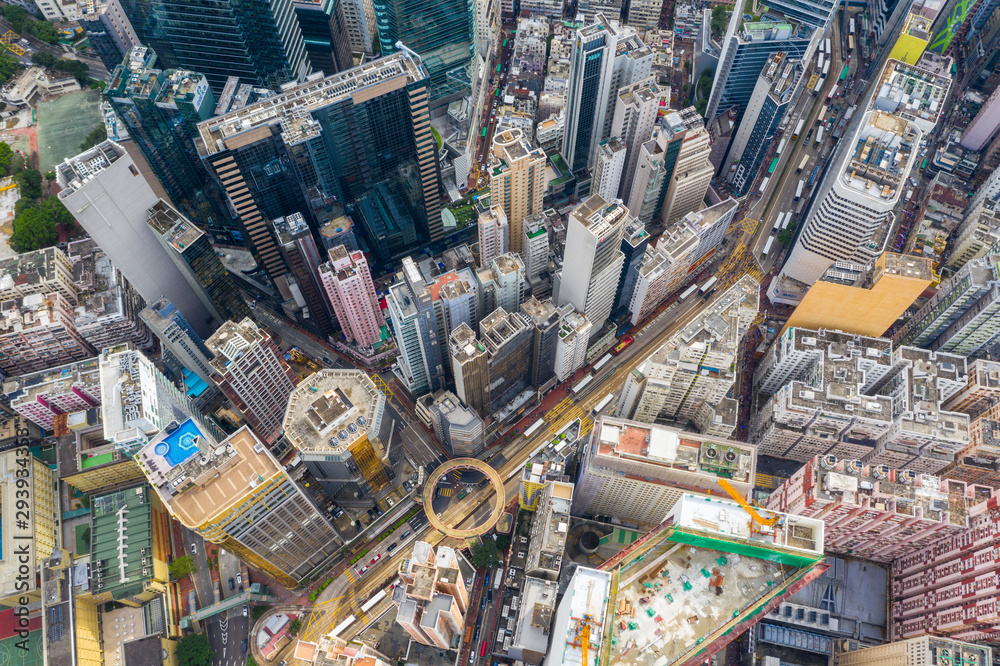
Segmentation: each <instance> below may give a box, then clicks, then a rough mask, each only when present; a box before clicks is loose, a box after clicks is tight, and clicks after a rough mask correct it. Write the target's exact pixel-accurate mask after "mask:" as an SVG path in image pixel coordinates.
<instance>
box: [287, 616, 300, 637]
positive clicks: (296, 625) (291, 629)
mask: <svg viewBox="0 0 1000 666" xmlns="http://www.w3.org/2000/svg"><path fill="white" fill-rule="evenodd" d="M300 631H302V620H300V619H299V618H295V619H294V620H292V621H291V622H289V623H288V633H290V634H291V635H292V636H298V635H299V632H300Z"/></svg>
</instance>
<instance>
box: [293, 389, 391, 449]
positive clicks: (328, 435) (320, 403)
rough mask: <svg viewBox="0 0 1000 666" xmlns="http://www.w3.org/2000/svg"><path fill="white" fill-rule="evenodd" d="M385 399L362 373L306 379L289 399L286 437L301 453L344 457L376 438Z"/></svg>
mask: <svg viewBox="0 0 1000 666" xmlns="http://www.w3.org/2000/svg"><path fill="white" fill-rule="evenodd" d="M384 409H385V396H384V395H383V394H382V393H381V392H380V391H379V390H378V389H377V388H375V384H374V383H373V382H372V380H371V379H369V377H368V375H366V374H365V373H363V372H361V371H360V370H331V369H323V370H320V371H319V372H315V373H313V374H311V375H309V376H308V377H306V378H305V379H304V380H302V382H301V383H300V384H299V385H298V386H296V387H295V390H294V391H292V394H291V396H290V397H289V398H288V408H287V409H286V411H285V436H286V437H287V438H288V441H289V442H290V443H291V444H292V446H294V447H295V448H296V449H298V450H299V451H303V452H306V451H308V452H311V453H318V452H323V451H328V452H330V453H342V452H343V451H346V450H347V448H348V447H349V446H350V445H351V444H353V443H354V442H356V441H357V440H358V439H360V438H362V437H374V436H373V435H370V433H373V432H377V424H378V423H379V422H380V420H381V417H382V412H383V410H384Z"/></svg>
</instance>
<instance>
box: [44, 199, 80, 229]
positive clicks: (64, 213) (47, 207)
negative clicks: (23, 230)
mask: <svg viewBox="0 0 1000 666" xmlns="http://www.w3.org/2000/svg"><path fill="white" fill-rule="evenodd" d="M38 208H39V210H41V211H42V212H43V213H45V214H46V215H48V216H49V217H50V218H52V221H53V222H54V223H56V224H57V225H59V226H60V227H62V228H63V229H65V230H67V231H69V230H70V229H72V228H73V226H74V225H75V224H76V220H75V219H74V218H73V214H72V213H70V212H69V210H68V209H67V208H66V206H64V205H63V202H62V201H59V197H49V198H47V199H43V200H42V203H40V204H38Z"/></svg>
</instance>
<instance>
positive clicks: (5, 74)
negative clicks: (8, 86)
mask: <svg viewBox="0 0 1000 666" xmlns="http://www.w3.org/2000/svg"><path fill="white" fill-rule="evenodd" d="M0 50H2V51H3V52H2V53H0V84H2V83H7V82H8V81H10V80H11V78H13V76H14V74H16V73H18V72H20V71H21V63H20V61H18V60H16V59H14V58H12V57H11V56H9V55H7V53H6V51H5V49H3V48H2V47H0Z"/></svg>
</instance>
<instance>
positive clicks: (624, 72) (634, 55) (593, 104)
mask: <svg viewBox="0 0 1000 666" xmlns="http://www.w3.org/2000/svg"><path fill="white" fill-rule="evenodd" d="M652 63H653V52H652V50H651V49H650V48H649V47H648V46H646V45H645V44H643V43H642V40H641V39H639V37H638V35H636V33H635V30H634V29H633V28H628V27H625V28H616V27H614V26H613V25H611V24H610V23H609V22H608V19H607V18H605V16H604V15H603V14H597V15H595V16H594V22H593V23H591V24H590V25H587V26H585V27H583V28H581V29H580V30H578V31H577V35H576V40H575V44H574V47H573V50H572V52H571V53H570V70H569V82H568V89H567V95H566V98H567V105H566V126H565V127H566V128H565V133H564V135H563V149H562V156H563V158H564V159H565V160H566V164H567V165H569V168H570V170H572V171H574V172H577V171H580V170H582V169H585V168H587V167H589V166H591V165H593V163H594V158H595V155H596V152H597V146H598V145H599V144H600V142H601V141H603V140H604V139H606V138H608V136H609V134H610V132H611V122H612V119H613V118H614V111H615V107H614V105H615V98H616V97H617V94H618V90H619V89H620V88H623V87H625V86H627V85H629V84H631V83H633V82H635V81H641V80H643V79H645V78H646V77H648V76H649V72H650V70H651V68H652Z"/></svg>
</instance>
